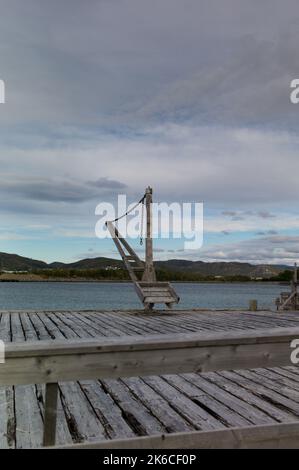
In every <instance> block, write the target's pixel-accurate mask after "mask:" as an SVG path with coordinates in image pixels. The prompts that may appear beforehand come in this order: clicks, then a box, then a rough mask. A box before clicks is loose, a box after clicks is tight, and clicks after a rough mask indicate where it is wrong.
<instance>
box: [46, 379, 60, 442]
mask: <svg viewBox="0 0 299 470" xmlns="http://www.w3.org/2000/svg"><path fill="white" fill-rule="evenodd" d="M57 398H58V383H57V382H55V383H47V384H46V396H45V414H44V437H43V445H44V446H52V445H54V444H55V436H56V420H57Z"/></svg>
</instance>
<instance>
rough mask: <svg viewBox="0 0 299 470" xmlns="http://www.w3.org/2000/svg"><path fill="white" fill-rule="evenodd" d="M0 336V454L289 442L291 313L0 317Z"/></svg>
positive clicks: (297, 398)
mask: <svg viewBox="0 0 299 470" xmlns="http://www.w3.org/2000/svg"><path fill="white" fill-rule="evenodd" d="M0 337H1V339H2V340H3V341H4V342H5V343H6V362H5V364H0V385H1V388H0V448H29V447H33V448H37V447H41V446H42V445H43V443H45V444H49V443H52V444H53V442H52V441H53V436H54V435H55V430H56V440H55V445H56V446H63V447H65V446H66V447H70V446H74V445H75V446H83V447H97V448H100V447H107V448H108V447H109V448H113V447H146V448H150V447H166V448H167V447H178V448H183V447H199V448H201V447H208V448H216V447H234V448H240V447H275V448H277V447H299V367H298V366H294V365H291V363H290V354H291V352H292V350H291V349H290V342H291V340H292V339H295V338H299V315H298V312H292V311H285V312H281V313H277V312H270V311H258V312H249V311H242V312H241V311H202V310H176V311H171V312H170V311H167V313H166V312H154V311H153V312H150V313H148V312H144V311H109V312H108V311H78V312H74V311H55V312H54V311H53V312H48V311H47V312H46V311H34V312H33V311H22V312H1V313H0ZM227 369H228V370H227ZM57 383H58V384H59V385H58V387H56V384H57ZM45 384H47V386H46V387H47V399H46V398H45ZM56 392H58V393H57V396H56ZM56 400H57V415H56ZM45 402H46V403H47V405H46V407H45ZM45 408H46V417H45ZM56 418H57V423H56V422H55V421H56ZM44 421H46V429H45V433H44Z"/></svg>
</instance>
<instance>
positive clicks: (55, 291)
mask: <svg viewBox="0 0 299 470" xmlns="http://www.w3.org/2000/svg"><path fill="white" fill-rule="evenodd" d="M173 286H174V287H175V289H176V291H177V293H178V295H179V296H180V298H181V301H180V303H179V305H178V306H177V307H176V308H211V309H229V308H243V309H244V308H248V303H249V300H250V299H256V300H257V301H258V307H259V308H266V309H274V308H275V305H274V300H275V298H276V297H277V296H278V295H279V293H280V291H281V290H286V289H285V288H283V289H282V286H280V285H278V284H274V283H232V284H229V283H223V284H222V283H219V284H218V283H217V284H208V283H202V284H201V283H174V284H173ZM130 308H132V309H133V308H141V303H140V302H139V300H138V298H137V296H136V293H135V291H134V288H133V286H132V284H130V283H116V282H115V283H114V282H0V310H22V309H33V310H34V309H41V310H51V309H55V310H57V309H63V310H84V309H120V310H122V309H130Z"/></svg>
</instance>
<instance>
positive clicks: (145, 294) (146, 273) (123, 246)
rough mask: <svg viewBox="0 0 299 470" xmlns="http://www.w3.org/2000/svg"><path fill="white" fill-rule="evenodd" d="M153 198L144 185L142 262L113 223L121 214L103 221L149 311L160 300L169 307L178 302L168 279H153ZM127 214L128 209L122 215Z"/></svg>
mask: <svg viewBox="0 0 299 470" xmlns="http://www.w3.org/2000/svg"><path fill="white" fill-rule="evenodd" d="M152 197H153V191H152V188H151V187H147V188H146V191H145V194H144V196H143V198H142V199H141V200H140V201H139V203H141V204H144V205H145V210H146V241H145V261H142V260H141V259H140V258H139V256H138V255H137V253H136V252H135V251H134V250H133V248H132V247H131V246H130V245H129V243H128V242H127V241H126V240H125V239H124V238H123V237H122V235H121V234H120V233H119V231H118V229H117V228H116V226H115V225H114V222H117V220H118V219H119V218H120V217H118V219H115V220H113V221H107V222H106V225H107V227H108V229H109V232H110V234H111V236H112V239H113V241H114V243H115V245H116V248H117V249H118V251H119V253H120V255H121V257H122V260H123V262H124V265H125V267H126V269H127V270H128V273H129V275H130V278H131V280H132V282H133V284H134V287H135V290H136V292H137V295H138V297H139V298H140V300H141V302H142V303H143V305H144V307H145V309H147V310H152V309H153V307H154V305H155V304H161V303H162V304H166V306H167V307H168V308H171V307H172V306H173V304H177V303H178V302H179V300H180V298H179V297H178V295H177V293H176V292H175V290H174V288H173V287H172V286H171V284H170V283H169V282H158V281H157V279H156V272H155V268H154V261H153V239H152ZM139 203H138V204H139ZM135 207H136V206H134V208H135ZM134 208H132V209H131V210H133V209H134ZM127 214H128V212H127V213H126V214H124V216H125V215H127ZM122 217H123V216H122ZM142 222H143V221H142Z"/></svg>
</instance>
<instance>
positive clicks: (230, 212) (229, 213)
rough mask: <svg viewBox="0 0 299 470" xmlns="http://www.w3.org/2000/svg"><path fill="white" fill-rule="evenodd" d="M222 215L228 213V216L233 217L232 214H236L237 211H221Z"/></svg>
mask: <svg viewBox="0 0 299 470" xmlns="http://www.w3.org/2000/svg"><path fill="white" fill-rule="evenodd" d="M222 215H228V216H231V217H234V216H236V215H237V212H235V211H223V212H222Z"/></svg>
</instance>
